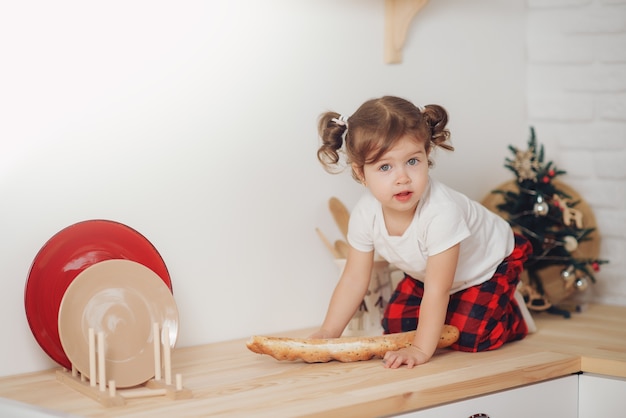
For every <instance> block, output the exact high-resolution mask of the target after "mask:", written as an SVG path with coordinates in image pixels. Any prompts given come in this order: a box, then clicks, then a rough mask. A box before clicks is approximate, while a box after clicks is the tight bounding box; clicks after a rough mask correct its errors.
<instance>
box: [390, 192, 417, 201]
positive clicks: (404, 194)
mask: <svg viewBox="0 0 626 418" xmlns="http://www.w3.org/2000/svg"><path fill="white" fill-rule="evenodd" d="M411 196H413V193H412V192H401V193H397V194H395V195H394V196H393V197H394V198H395V199H396V200H397V201H400V202H406V201H408V200H409V199H410V198H411Z"/></svg>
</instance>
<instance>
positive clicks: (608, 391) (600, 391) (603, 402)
mask: <svg viewBox="0 0 626 418" xmlns="http://www.w3.org/2000/svg"><path fill="white" fill-rule="evenodd" d="M578 390H579V392H578V405H579V408H578V418H596V417H602V418H612V417H616V418H618V417H619V418H621V417H624V416H626V379H623V378H619V377H610V376H600V375H596V374H590V373H584V374H581V375H580V378H579V386H578Z"/></svg>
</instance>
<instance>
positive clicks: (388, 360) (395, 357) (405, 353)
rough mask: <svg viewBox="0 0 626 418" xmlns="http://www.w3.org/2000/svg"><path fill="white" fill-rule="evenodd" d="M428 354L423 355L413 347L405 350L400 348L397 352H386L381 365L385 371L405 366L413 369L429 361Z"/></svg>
mask: <svg viewBox="0 0 626 418" xmlns="http://www.w3.org/2000/svg"><path fill="white" fill-rule="evenodd" d="M430 357H431V356H429V355H428V354H426V353H424V352H423V351H422V350H420V349H419V347H416V346H414V345H412V346H410V347H406V348H401V349H400V350H398V351H387V352H386V353H385V357H383V365H384V366H385V368H386V369H397V368H398V367H400V366H402V365H403V364H406V367H407V368H409V369H412V368H413V367H415V366H417V365H419V364H424V363H426V362H427V361H428V360H430Z"/></svg>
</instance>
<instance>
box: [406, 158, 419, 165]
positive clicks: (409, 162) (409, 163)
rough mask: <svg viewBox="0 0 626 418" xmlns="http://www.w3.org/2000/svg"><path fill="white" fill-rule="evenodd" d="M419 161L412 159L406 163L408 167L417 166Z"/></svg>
mask: <svg viewBox="0 0 626 418" xmlns="http://www.w3.org/2000/svg"><path fill="white" fill-rule="evenodd" d="M418 162H419V161H417V158H411V159H410V160H409V161H407V162H406V163H407V164H408V165H417V163H418Z"/></svg>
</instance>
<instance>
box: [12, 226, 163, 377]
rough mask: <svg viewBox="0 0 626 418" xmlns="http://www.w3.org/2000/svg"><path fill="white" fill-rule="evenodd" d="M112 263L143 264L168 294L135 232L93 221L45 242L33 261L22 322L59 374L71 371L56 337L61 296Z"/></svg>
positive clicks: (157, 258)
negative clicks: (90, 270) (81, 277)
mask: <svg viewBox="0 0 626 418" xmlns="http://www.w3.org/2000/svg"><path fill="white" fill-rule="evenodd" d="M116 259H126V260H131V261H135V262H137V263H140V264H143V265H144V266H146V267H148V268H150V269H151V270H152V271H154V272H155V273H156V274H157V275H158V276H159V277H160V278H161V279H162V280H163V282H164V283H165V284H166V285H167V287H168V288H169V289H170V291H172V283H171V281H170V276H169V273H168V271H167V267H166V266H165V263H164V262H163V259H162V258H161V255H160V254H159V252H158V251H157V249H156V248H155V247H154V246H153V245H152V244H151V243H150V241H148V240H147V239H146V237H144V236H143V235H141V234H140V233H139V232H137V231H135V230H134V229H132V228H130V227H128V226H126V225H124V224H121V223H119V222H114V221H108V220H102V219H96V220H89V221H83V222H79V223H76V224H74V225H71V226H68V227H67V228H65V229H63V230H61V231H59V232H58V233H56V234H55V235H54V236H53V237H52V238H50V239H49V240H48V242H46V243H45V244H44V246H43V247H42V248H41V250H39V252H38V253H37V255H36V256H35V259H34V261H33V264H32V266H31V268H30V272H29V274H28V280H27V281H26V289H25V291H24V304H25V307H26V317H27V319H28V324H29V326H30V329H31V331H32V332H33V335H34V336H35V339H36V340H37V342H38V343H39V345H40V346H41V348H43V350H44V351H45V352H46V354H48V355H49V356H50V357H51V358H52V359H53V360H54V361H56V362H57V363H59V364H60V365H61V366H63V367H65V368H68V369H69V368H71V364H70V361H69V359H68V358H67V356H66V354H65V351H64V350H63V346H62V345H61V339H60V337H59V328H58V316H59V308H60V305H61V301H62V300H63V295H64V294H65V291H66V290H67V288H68V286H69V285H70V284H71V283H72V281H73V280H74V278H75V277H76V276H77V275H78V274H79V273H80V272H82V271H83V270H85V269H86V268H87V267H89V266H92V265H94V264H96V263H99V262H100V261H104V260H116Z"/></svg>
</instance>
